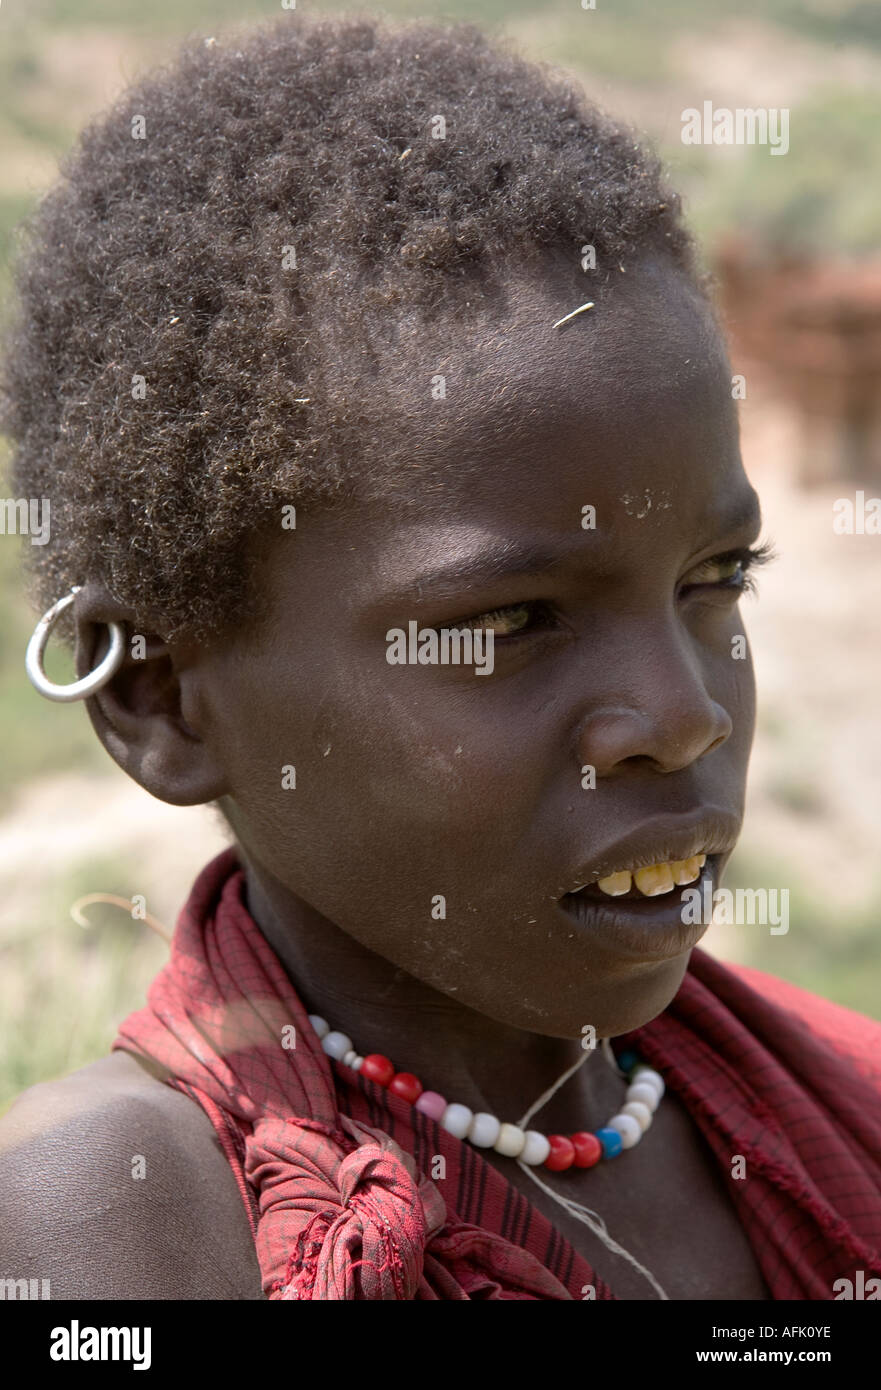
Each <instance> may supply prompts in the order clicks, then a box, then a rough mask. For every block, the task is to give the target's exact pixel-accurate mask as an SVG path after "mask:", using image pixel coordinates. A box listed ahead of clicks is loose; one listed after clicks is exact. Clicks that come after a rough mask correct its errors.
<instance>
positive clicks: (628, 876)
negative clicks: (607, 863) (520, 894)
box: [567, 854, 712, 901]
mask: <svg viewBox="0 0 881 1390" xmlns="http://www.w3.org/2000/svg"><path fill="white" fill-rule="evenodd" d="M711 857H712V856H711ZM706 862H707V856H706V854H695V855H693V856H692V857H691V858H690V859H674V860H671V861H669V862H667V863H663V864H650V865H648V866H647V867H645V868H641V869H619V870H617V871H616V872H615V873H611V874H606V876H605V877H604V878H599V879H595V880H594V882H593V883H586V884H585V885H584V887H583V888H580V889H579V890H578V892H577V893H569V894H567V897H581V896H584V897H589V898H594V899H596V900H598V901H602V899H603V898H625V899H627V900H628V901H638V900H639V899H640V898H657V897H660V896H662V895H663V894H665V893H672V892H673V891H674V890H675V889H676V888H684V887H686V886H687V885H688V884H689V883H697V881H698V879H699V878H700V877H701V870H702V869H703V867H704V865H705V864H706Z"/></svg>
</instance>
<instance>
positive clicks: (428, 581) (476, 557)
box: [383, 541, 584, 601]
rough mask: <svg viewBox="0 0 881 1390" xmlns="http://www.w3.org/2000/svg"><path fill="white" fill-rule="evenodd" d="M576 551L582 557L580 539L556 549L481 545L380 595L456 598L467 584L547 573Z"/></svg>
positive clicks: (398, 598) (395, 598)
mask: <svg viewBox="0 0 881 1390" xmlns="http://www.w3.org/2000/svg"><path fill="white" fill-rule="evenodd" d="M579 553H580V554H581V555H582V557H583V555H584V543H583V541H582V542H581V544H580V545H577V546H576V545H572V546H567V547H566V548H564V549H562V550H558V551H555V552H552V551H550V550H547V549H543V548H540V547H538V546H534V545H518V544H517V543H516V542H514V541H504V542H502V543H501V544H499V545H495V546H484V547H483V548H482V549H480V550H477V551H475V552H474V553H472V554H470V555H469V554H467V553H463V554H462V555H461V556H460V558H458V559H454V560H448V561H447V562H446V563H445V564H441V565H438V566H437V567H436V568H434V569H423V570H420V571H419V573H418V574H417V575H414V577H413V578H412V579H411V580H409V581H406V580H405V582H404V583H403V584H402V585H401V586H400V587H399V588H396V591H395V592H394V594H391V593H389V594H388V595H383V598H384V599H386V598H387V599H389V600H394V601H397V600H400V599H407V598H413V599H419V598H425V597H426V596H427V595H429V594H430V596H431V597H432V598H444V597H445V596H446V595H447V594H449V595H450V596H451V597H456V596H457V595H459V594H461V592H462V589H463V587H466V586H468V585H481V584H490V583H492V582H493V581H495V580H499V579H516V578H518V577H520V578H534V577H538V576H539V575H545V574H548V573H550V572H551V571H552V570H555V569H560V568H562V567H563V566H564V565H565V564H566V563H567V561H568V560H569V559H570V558H572V557H573V556H575V555H577V554H579Z"/></svg>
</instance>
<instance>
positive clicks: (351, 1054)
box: [343, 1047, 358, 1067]
mask: <svg viewBox="0 0 881 1390" xmlns="http://www.w3.org/2000/svg"><path fill="white" fill-rule="evenodd" d="M357 1056H358V1054H357V1052H356V1051H355V1049H354V1047H350V1048H349V1050H348V1052H347V1053H346V1055H345V1057H344V1058H343V1066H344V1067H350V1066H351V1065H352V1063H353V1062H354V1060H355V1058H356V1057H357Z"/></svg>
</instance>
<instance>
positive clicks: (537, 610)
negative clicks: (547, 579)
mask: <svg viewBox="0 0 881 1390" xmlns="http://www.w3.org/2000/svg"><path fill="white" fill-rule="evenodd" d="M546 616H547V613H546V609H545V607H544V605H543V604H541V603H512V604H510V605H509V606H508V607H507V608H491V609H489V610H488V611H487V612H486V613H478V615H477V616H476V617H475V618H465V619H464V620H463V621H462V622H460V623H453V624H451V626H453V627H465V628H482V629H484V630H485V631H490V632H492V633H493V634H494V637H495V639H496V640H499V639H504V638H506V637H521V636H523V635H525V634H526V633H527V632H531V631H532V630H533V629H534V628H535V627H538V626H541V623H540V622H539V621H537V620H538V619H540V618H542V617H546Z"/></svg>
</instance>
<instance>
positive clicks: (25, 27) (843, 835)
mask: <svg viewBox="0 0 881 1390" xmlns="http://www.w3.org/2000/svg"><path fill="white" fill-rule="evenodd" d="M298 8H299V9H301V10H302V9H306V8H308V9H309V10H310V11H318V12H326V13H333V12H337V11H339V10H345V11H348V12H352V11H353V10H355V9H356V6H354V5H352V6H349V5H335V4H326V3H325V4H322V3H314V2H313V0H309V3H308V4H307V3H306V2H305V0H300V4H299V7H298ZM373 9H374V11H381V12H383V13H386V14H388V15H390V16H400V17H424V18H429V19H433V20H443V19H447V18H448V19H454V18H455V19H459V18H467V19H470V20H472V21H475V22H478V23H480V24H482V25H483V26H484V27H485V28H486V29H488V30H489V31H491V32H497V33H505V34H508V35H511V36H512V37H513V38H514V39H515V40H516V41H517V42H518V43H519V45H520V47H521V50H522V51H523V52H524V54H525V55H526V56H528V57H531V58H533V59H538V60H542V61H546V62H549V63H552V64H554V65H556V66H558V67H564V68H566V69H567V70H569V72H571V73H572V74H574V75H575V76H576V77H577V78H578V79H579V80H580V81H581V83H582V85H583V86H584V88H585V89H586V91H587V93H588V95H589V96H591V97H592V98H593V99H594V100H596V101H597V102H598V103H599V104H600V105H602V106H604V107H605V108H606V109H607V110H609V111H610V112H611V113H612V114H614V115H616V116H618V117H622V118H624V119H626V120H628V121H630V122H632V123H633V124H634V125H635V126H636V127H637V128H638V130H640V131H641V132H644V133H647V134H648V135H649V136H650V137H651V138H652V139H653V140H654V142H655V143H656V145H657V146H658V148H659V149H660V151H661V153H662V154H663V156H664V158H665V159H666V161H667V163H668V166H669V168H670V171H671V175H672V178H673V181H674V182H675V183H676V185H677V186H678V187H679V188H680V190H681V191H682V192H683V193H684V195H685V197H686V201H687V208H688V211H689V215H690V219H691V222H692V224H693V225H694V226H695V227H696V229H697V231H698V232H699V234H700V235H701V237H702V240H703V246H704V255H705V259H706V261H707V264H708V265H709V266H710V267H711V268H712V270H713V271H714V272H715V275H716V277H717V282H718V295H719V301H720V304H721V306H722V310H723V313H724V316H725V319H726V322H727V325H728V331H729V336H730V342H731V351H732V356H733V368H734V370H735V371H736V372H740V373H742V374H743V375H744V377H745V380H746V397H745V399H744V400H743V401H742V403H741V407H740V409H741V413H742V416H741V418H742V429H743V445H744V459H745V463H746V467H747V471H748V472H749V474H750V476H751V478H752V480H753V482H754V484H755V485H756V487H757V488H758V490H759V492H760V494H761V496H762V502H763V507H764V511H765V516H766V535H767V536H769V537H770V538H771V539H772V540H773V541H774V542H775V543H776V547H777V549H778V551H779V554H780V558H779V559H778V561H777V563H776V564H775V565H773V566H772V567H771V568H770V569H769V570H767V571H764V572H763V573H762V574H761V576H760V579H759V586H760V587H759V595H758V597H757V598H748V599H746V600H745V601H744V604H743V615H744V621H745V624H746V627H747V631H748V633H749V635H750V638H751V642H752V645H753V650H754V656H755V661H756V669H757V677H758V684H759V720H758V732H757V739H756V746H755V753H754V757H753V763H752V772H751V786H750V796H749V803H748V811H747V818H746V828H745V832H744V835H743V838H742V840H741V843H740V846H739V848H738V850H737V852H736V855H735V857H734V859H733V861H732V865H731V869H730V871H729V877H728V879H727V883H728V885H729V886H732V887H734V886H737V884H742V885H745V886H750V887H767V888H777V889H782V888H788V889H789V892H790V929H789V932H788V934H786V935H771V934H770V932H769V929H768V927H767V926H765V927H761V926H757V925H756V926H733V927H727V926H713V927H711V928H710V931H709V932H708V934H707V936H706V938H705V939H704V943H703V944H704V946H705V947H706V949H707V950H709V951H711V952H713V953H714V954H717V955H719V956H720V957H722V958H723V959H727V960H734V961H737V960H739V961H744V962H747V963H750V964H753V965H756V966H758V967H759V968H761V969H764V970H767V971H769V972H770V973H771V974H775V975H779V976H782V977H785V978H787V979H789V980H792V981H794V982H795V983H796V984H800V985H801V986H803V987H804V988H806V989H809V990H812V991H814V992H816V993H818V994H821V995H823V996H825V997H827V998H831V999H834V1000H836V1001H838V1002H839V1003H842V1004H845V1005H847V1006H849V1007H850V1008H853V1009H856V1010H859V1011H860V1012H862V1013H866V1014H869V1015H871V1016H872V1017H875V1018H881V930H879V927H881V913H879V911H878V907H877V904H878V900H879V891H881V853H879V847H881V714H879V689H881V618H879V600H881V582H879V577H881V536H871V535H858V534H855V535H837V534H836V533H835V532H834V531H833V529H832V516H833V513H832V504H833V502H834V500H835V499H836V498H838V497H849V498H851V499H853V498H854V496H855V494H856V491H857V490H862V491H863V492H864V493H865V495H866V497H867V498H868V497H872V496H876V497H877V496H881V5H878V4H877V3H876V0H739V3H738V4H737V5H736V6H732V5H729V4H721V3H718V0H667V3H665V4H663V5H657V4H650V3H648V0H596V9H593V10H590V9H583V8H582V7H581V4H580V0H550V2H549V3H547V4H540V3H536V0H456V2H455V3H447V4H446V5H445V6H443V7H437V6H435V5H427V4H420V3H404V2H403V0H391V3H386V4H384V5H383V4H376V5H375V6H374V7H373ZM280 10H281V5H280V3H279V0H151V3H150V4H149V5H144V4H143V3H142V0H5V3H4V4H3V6H2V10H0V315H2V314H3V313H4V310H5V308H6V306H7V305H8V289H9V263H10V257H11V256H12V255H13V254H14V248H15V229H16V225H17V223H18V222H19V220H20V219H21V217H22V216H23V215H24V214H25V213H26V212H27V210H28V209H29V208H30V207H31V206H32V204H33V203H34V201H35V200H36V199H38V198H39V197H40V195H41V193H42V192H43V191H44V190H45V189H46V188H47V187H48V186H49V184H50V183H51V182H52V180H53V177H54V174H55V170H56V167H57V160H58V158H59V156H60V155H62V154H63V153H64V152H65V151H66V150H67V149H68V147H69V146H70V144H71V143H72V141H73V140H74V138H75V136H76V134H77V132H78V131H79V130H80V128H81V127H82V126H83V124H84V123H85V122H86V121H87V120H88V119H89V118H90V117H91V116H92V115H94V114H96V113H97V112H98V111H100V110H101V109H102V108H103V107H105V106H106V105H107V103H108V102H109V101H110V100H111V99H112V98H113V97H114V96H115V95H116V94H117V93H118V92H119V91H120V90H121V89H122V88H123V87H124V86H125V85H127V83H128V82H129V81H130V80H132V79H133V78H134V77H136V76H137V75H139V74H140V73H141V72H142V71H143V70H144V69H148V68H150V67H152V66H154V65H156V64H157V63H159V62H162V61H165V60H167V59H168V58H170V57H171V56H173V53H174V50H175V48H176V46H177V43H178V42H179V40H180V39H181V38H183V37H184V36H185V35H186V34H187V33H189V32H192V31H196V32H199V33H201V34H203V35H205V36H209V35H211V34H217V33H219V32H221V31H224V30H226V29H228V28H234V27H239V26H242V25H247V24H250V23H253V22H255V21H259V20H261V19H266V18H273V17H276V16H277V15H278V14H279V13H280ZM705 100H710V101H712V102H713V105H714V107H720V106H724V107H729V108H732V109H736V108H738V107H763V106H764V107H773V108H778V109H779V108H789V110H790V148H789V152H788V153H787V154H786V155H785V156H774V157H772V156H771V155H770V152H769V149H768V148H767V146H741V147H737V146H731V147H727V146H709V147H705V146H686V145H683V144H682V143H681V140H680V132H681V113H682V111H683V110H684V109H685V108H686V107H691V106H696V107H698V108H701V107H702V103H703V102H704V101H705ZM6 458H7V453H6V450H5V446H4V442H3V441H2V440H0V495H2V496H9V495H10V493H9V485H8V484H7V483H6V482H5V481H4V479H3V476H2V469H3V468H4V465H5V462H6ZM23 543H24V544H26V543H27V542H26V541H25V542H23V541H22V540H21V539H19V538H18V537H15V536H2V535H0V729H2V756H0V1110H2V1109H3V1107H4V1106H6V1105H7V1104H8V1103H9V1101H10V1100H11V1099H12V1097H13V1096H14V1095H15V1094H16V1093H17V1092H19V1091H20V1090H21V1089H22V1088H23V1087H25V1086H27V1085H30V1084H31V1083H33V1082H34V1081H38V1080H42V1079H46V1078H48V1077H51V1076H57V1075H60V1074H62V1073H64V1072H66V1071H70V1070H72V1069H74V1068H76V1067H79V1066H82V1065H84V1064H85V1063H86V1062H88V1061H91V1060H93V1059H94V1058H96V1057H98V1056H100V1055H102V1054H103V1053H105V1052H106V1051H107V1050H108V1048H109V1046H110V1043H111V1041H112V1039H113V1036H114V1034H115V1029H116V1024H117V1023H118V1022H119V1021H120V1019H121V1018H122V1017H123V1016H124V1014H125V1013H126V1012H128V1011H129V1010H130V1009H132V1008H135V1007H138V1006H139V1005H140V1004H141V1003H142V1002H143V998H144V991H145V988H146V985H147V983H148V982H149V980H150V978H151V977H152V976H153V974H155V972H156V970H157V969H158V968H159V966H160V965H161V963H162V962H163V960H164V959H165V957H166V954H167V946H166V945H165V943H164V942H163V941H162V939H161V938H160V937H159V936H157V935H155V934H153V933H152V932H151V931H150V930H149V929H148V928H147V926H146V925H145V924H144V922H143V921H140V920H137V919H135V920H133V919H132V916H131V914H130V913H126V912H125V911H122V910H120V909H119V908H115V907H112V906H109V905H106V904H98V905H93V906H91V907H89V908H88V909H86V912H87V916H88V920H89V923H90V925H89V926H87V927H83V926H80V925H77V924H76V923H75V922H74V921H73V920H72V919H71V916H70V906H71V904H72V903H73V902H74V901H75V900H76V899H77V898H78V897H80V896H81V895H83V894H89V893H96V892H101V893H107V894H116V895H119V896H120V897H122V898H124V899H126V900H129V899H131V897H132V895H133V894H142V895H144V897H145V898H146V903H147V910H148V911H149V912H150V913H151V914H153V915H154V916H155V917H157V918H158V919H160V921H162V922H164V923H165V925H166V927H167V928H169V929H170V928H171V927H172V926H173V924H174V920H175V917H176V914H177V911H178V909H179V907H180V905H181V903H182V901H183V899H184V897H185V896H186V893H187V892H188V890H189V887H190V885H191V883H192V880H193V878H194V877H195V875H196V873H197V872H198V870H199V869H200V868H201V867H202V865H203V864H204V863H205V862H206V860H207V859H208V858H209V857H210V856H211V855H212V854H213V853H215V852H216V851H217V850H218V849H220V848H222V846H223V844H224V843H225V837H224V834H223V831H222V830H221V827H220V824H219V820H218V819H217V818H216V816H215V814H214V813H213V812H210V811H208V810H200V809H197V810H191V809H185V810H181V809H176V808H173V807H169V806H165V805H163V804H162V803H160V802H158V801H155V800H154V799H153V798H151V797H149V796H148V795H147V793H146V792H143V791H141V790H140V789H139V788H138V787H137V786H135V784H134V783H132V782H130V781H129V780H128V779H127V778H126V777H125V776H124V775H123V773H121V772H120V771H119V770H118V769H117V768H116V767H115V765H114V764H112V763H111V762H110V760H109V758H108V757H107V756H106V754H105V753H104V752H103V750H102V749H101V748H100V746H99V744H98V742H97V740H96V739H95V737H94V735H93V734H92V731H91V726H90V725H89V722H88V719H87V716H86V713H85V711H84V709H83V708H82V706H81V705H75V706H73V707H65V706H53V705H49V704H48V703H47V702H46V701H44V700H42V699H41V698H40V697H39V696H38V695H37V694H36V693H35V692H34V691H33V690H32V689H31V687H30V686H29V684H28V683H27V681H26V679H25V676H24V671H23V658H24V649H25V645H26V642H27V638H28V636H29V635H30V632H31V630H32V627H33V623H34V621H35V617H34V615H33V614H31V613H30V611H29V610H28V608H27V606H26V604H25V602H24V599H23V597H22V593H21V586H20V583H19V579H18V573H17V571H18V564H19V557H20V546H21V545H22V544H23ZM49 671H50V674H51V675H53V676H54V678H55V679H59V680H66V679H69V678H70V674H71V671H70V664H69V662H68V661H67V659H66V658H65V657H64V655H63V654H58V653H55V654H53V656H52V658H51V660H50V662H49Z"/></svg>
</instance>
